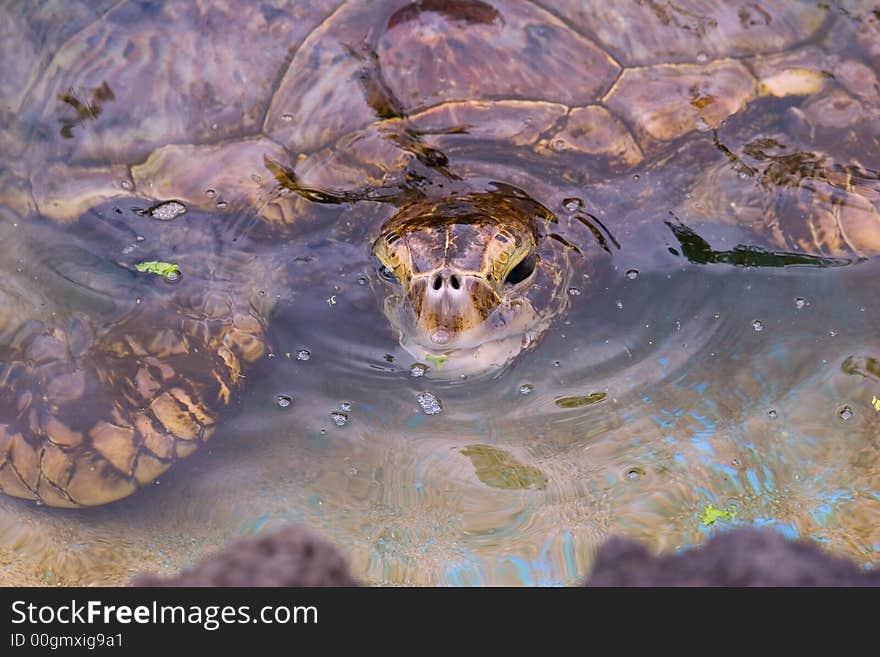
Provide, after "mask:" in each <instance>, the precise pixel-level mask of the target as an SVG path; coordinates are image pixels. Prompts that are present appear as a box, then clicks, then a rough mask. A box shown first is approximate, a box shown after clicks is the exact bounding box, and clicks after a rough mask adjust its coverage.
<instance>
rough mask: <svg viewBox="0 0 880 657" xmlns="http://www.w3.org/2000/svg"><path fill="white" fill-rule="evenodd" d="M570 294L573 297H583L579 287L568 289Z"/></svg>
mask: <svg viewBox="0 0 880 657" xmlns="http://www.w3.org/2000/svg"><path fill="white" fill-rule="evenodd" d="M568 294H569V295H570V296H573V297H579V296H580V295H581V290H580V288H578V287H570V288H568Z"/></svg>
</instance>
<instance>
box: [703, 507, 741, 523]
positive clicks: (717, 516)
mask: <svg viewBox="0 0 880 657" xmlns="http://www.w3.org/2000/svg"><path fill="white" fill-rule="evenodd" d="M735 516H736V513H734V512H733V511H725V510H724V509H716V508H715V505H713V504H708V505H706V508H704V509H703V512H702V513H701V514H700V521H701V522H702V523H703V525H705V526H706V527H708V526H709V525H714V524H715V521H716V520H733V519H734V517H735Z"/></svg>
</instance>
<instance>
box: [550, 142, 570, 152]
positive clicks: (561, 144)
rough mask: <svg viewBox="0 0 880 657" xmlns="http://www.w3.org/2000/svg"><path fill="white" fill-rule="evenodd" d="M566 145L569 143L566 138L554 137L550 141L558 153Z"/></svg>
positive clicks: (551, 146)
mask: <svg viewBox="0 0 880 657" xmlns="http://www.w3.org/2000/svg"><path fill="white" fill-rule="evenodd" d="M566 146H567V144H566V143H565V140H564V139H554V140H553V141H552V142H550V148H552V149H553V150H554V151H556V152H557V153H561V152H562V151H564V150H565V148H566Z"/></svg>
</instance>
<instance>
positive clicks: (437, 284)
mask: <svg viewBox="0 0 880 657" xmlns="http://www.w3.org/2000/svg"><path fill="white" fill-rule="evenodd" d="M431 287H433V288H434V289H435V290H439V289H440V288H441V287H443V279H442V278H441V277H440V274H437V275H436V276H435V277H434V282H433V283H432V284H431Z"/></svg>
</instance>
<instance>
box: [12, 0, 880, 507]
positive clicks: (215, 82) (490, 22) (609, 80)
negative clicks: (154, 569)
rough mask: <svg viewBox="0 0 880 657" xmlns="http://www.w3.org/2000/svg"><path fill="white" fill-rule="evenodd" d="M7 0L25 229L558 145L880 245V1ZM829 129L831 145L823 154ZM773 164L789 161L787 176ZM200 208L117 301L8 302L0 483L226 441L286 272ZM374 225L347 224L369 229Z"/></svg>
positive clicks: (17, 485) (76, 480) (809, 238)
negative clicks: (216, 232)
mask: <svg viewBox="0 0 880 657" xmlns="http://www.w3.org/2000/svg"><path fill="white" fill-rule="evenodd" d="M2 11H3V20H2V21H0V36H2V37H3V38H0V113H2V115H3V119H4V121H3V126H4V127H2V128H0V147H2V148H3V152H4V153H5V156H4V157H3V159H2V161H0V205H2V206H5V208H6V209H5V210H4V217H3V221H4V230H5V231H7V232H8V234H7V235H6V236H5V237H8V238H9V240H12V241H14V238H13V235H14V232H9V231H11V230H12V229H11V228H10V226H11V225H14V224H16V223H18V222H19V221H32V220H33V219H32V218H33V217H34V216H36V215H41V216H42V217H45V218H49V219H51V220H56V221H59V222H79V223H77V224H74V227H77V226H82V225H84V224H83V222H87V219H84V218H83V217H89V216H92V217H93V218H94V215H93V214H92V213H90V210H91V209H92V208H95V207H97V208H98V210H97V212H98V213H99V218H106V216H107V215H106V213H108V212H112V207H113V203H118V204H119V205H120V207H121V208H122V210H123V213H124V214H125V213H128V214H125V218H126V219H128V218H130V211H131V210H132V208H133V207H134V206H136V205H140V207H149V206H151V205H152V204H154V203H159V202H162V201H165V200H167V199H177V200H179V201H181V202H183V203H184V204H186V205H187V206H189V207H190V208H192V209H194V210H203V211H206V212H207V211H210V212H211V213H212V214H211V215H210V216H214V217H221V218H222V217H229V220H230V225H233V224H235V222H236V221H237V220H238V218H239V217H240V216H241V213H242V211H243V210H242V209H243V208H251V209H252V212H253V213H256V214H257V215H259V216H260V217H262V219H263V220H264V221H265V222H267V224H268V225H270V226H271V227H273V229H274V230H276V231H277V232H278V234H287V233H286V231H287V228H286V227H287V226H289V225H291V224H293V225H296V224H298V223H300V222H302V221H303V220H304V219H307V218H308V217H309V216H312V215H313V214H314V213H315V208H316V204H315V203H313V201H322V202H348V201H352V202H354V201H359V200H366V201H370V200H373V199H378V200H382V199H388V198H392V197H394V195H395V194H396V193H398V192H401V191H407V190H409V191H411V190H413V189H415V190H416V191H418V193H420V194H425V195H431V194H434V195H442V194H448V193H450V190H453V191H456V190H469V189H471V187H469V185H470V183H471V181H473V187H475V188H477V189H479V188H480V187H481V186H483V185H485V183H486V182H487V181H497V180H501V181H505V182H507V183H510V184H517V183H518V181H519V175H520V174H519V168H520V164H521V163H526V162H528V163H535V162H538V163H540V164H541V166H542V169H543V170H544V171H545V172H546V181H543V182H541V183H539V186H543V187H542V189H541V191H548V190H549V191H552V190H553V189H555V188H558V187H559V186H562V185H569V186H570V185H578V186H586V187H587V188H588V189H589V186H591V185H596V186H599V185H601V184H602V183H603V181H606V180H608V179H611V178H614V177H615V176H619V175H620V174H621V173H622V172H627V171H631V170H653V171H655V172H660V178H661V179H662V178H663V176H664V173H663V172H665V171H666V170H667V169H666V168H664V167H668V171H669V172H670V173H669V176H670V177H671V176H673V175H678V176H683V175H690V176H691V177H692V178H693V181H692V182H693V187H694V189H695V193H694V195H693V196H692V197H691V198H690V200H689V201H688V202H685V203H683V205H682V207H681V208H678V210H679V212H680V213H681V214H682V216H683V217H685V218H687V219H703V220H712V221H718V222H730V223H736V224H740V225H745V226H747V227H748V228H749V230H751V231H752V232H754V233H755V234H757V235H761V236H763V237H764V238H766V240H767V241H770V242H772V243H774V244H777V245H783V246H787V247H791V248H798V249H804V250H809V251H824V252H830V253H837V252H843V251H861V252H877V251H880V238H878V233H880V229H878V220H877V217H878V210H877V204H878V196H880V193H878V191H877V184H876V176H875V177H871V175H869V171H870V170H871V169H873V170H876V169H878V168H880V157H878V153H880V146H878V144H877V140H876V134H877V130H876V127H877V122H878V106H880V97H878V94H880V85H878V82H877V77H876V74H875V70H876V68H877V65H878V62H880V52H878V50H877V47H876V43H877V42H876V40H875V39H873V38H872V37H871V34H874V35H876V33H877V28H876V24H875V23H876V21H875V22H874V23H871V21H870V20H865V21H863V23H859V24H858V25H859V27H854V25H855V23H854V22H852V21H851V19H850V18H849V16H848V15H846V14H843V13H840V14H833V13H832V12H830V11H828V10H827V9H825V8H823V7H821V6H818V5H817V6H807V5H795V4H794V3H786V4H785V5H784V6H780V7H777V8H775V9H773V10H772V12H768V11H767V10H765V9H761V8H759V7H758V6H757V5H755V4H754V3H753V2H745V1H736V2H730V3H724V4H723V6H719V4H718V3H713V2H706V1H702V0H681V1H680V2H677V3H674V4H673V3H654V2H650V3H623V4H620V3H618V4H617V5H611V4H608V3H605V2H598V1H597V2H587V3H584V2H581V1H580V0H560V1H559V2H555V3H553V7H552V10H548V9H545V8H543V7H542V6H539V5H538V4H534V3H531V2H527V1H525V0H420V1H418V2H412V1H407V0H391V1H389V2H385V3H382V4H381V6H377V3H374V2H366V1H350V2H335V1H332V0H323V1H321V2H304V1H303V0H290V1H289V2H276V3H273V4H272V5H269V4H268V3H250V2H241V1H239V0H226V1H225V2H190V1H189V0H178V1H169V2H156V3H150V2H135V1H132V2H120V3H115V2H114V3H109V2H101V3H94V2H84V1H83V2H78V1H77V2H74V1H67V0H65V1H64V2H61V1H60V0H59V1H57V2H53V1H51V0H48V1H46V2H42V3H36V4H35V3H29V4H16V5H14V6H9V7H4V8H3V10H2ZM853 13H857V12H855V11H854V12H853ZM865 26H866V27H865ZM871 30H873V32H871ZM866 35H867V36H866ZM842 43H846V44H847V47H846V48H843V47H842V46H841V44H842ZM43 44H48V45H43ZM842 53H845V54H842ZM773 103H784V104H785V107H782V108H781V107H779V106H776V105H773ZM768 107H769V108H772V109H773V110H774V112H776V113H777V114H778V113H779V112H783V111H784V112H785V113H786V117H787V118H788V119H790V120H789V122H788V125H789V126H790V129H788V130H786V132H785V134H784V135H777V136H776V137H775V138H774V140H775V141H773V143H770V142H766V143H763V145H761V144H757V145H756V144H755V143H754V138H753V137H754V135H753V128H754V122H753V118H754V117H753V114H754V115H755V116H759V115H760V110H761V109H762V108H768ZM753 109H754V110H755V111H754V112H752V110H753ZM738 119H742V120H741V121H739V122H738ZM872 131H873V132H872ZM817 134H818V135H820V136H822V137H823V144H825V145H830V146H828V147H829V148H830V151H829V152H827V153H819V154H817V153H812V152H811V151H809V152H808V149H807V147H808V146H809V145H810V144H811V143H812V141H814V140H816V139H817V137H816V135H817ZM872 139H873V141H872ZM835 145H836V146H835ZM805 149H806V150H805ZM835 149H836V150H835ZM852 152H854V153H856V154H857V155H858V156H859V158H860V159H859V160H858V161H856V160H853V159H848V158H850V155H851V153H852ZM792 156H795V157H792ZM798 156H800V157H798ZM809 156H812V159H811V158H810V157H809ZM673 162H675V166H672V163H673ZM743 174H745V176H744V177H743ZM432 175H435V177H436V179H438V180H442V181H445V183H448V184H447V186H446V187H445V188H443V189H442V190H441V189H440V185H435V186H434V187H431V186H430V185H431V184H432V181H431V176H432ZM425 180H427V181H428V182H427V183H425V182H423V181H425ZM779 180H783V181H790V182H791V184H790V185H788V186H787V187H786V186H783V190H782V192H781V193H780V191H779V189H780V185H779V184H778V181H779ZM767 181H769V182H767ZM435 182H436V181H435ZM765 182H766V184H767V185H769V184H771V183H772V185H773V190H772V192H773V193H772V194H771V193H770V191H768V190H769V189H770V188H769V187H767V186H766V185H765V186H763V187H762V184H764V183H765ZM817 184H818V185H820V186H822V190H820V192H816V191H815V190H816V185H817ZM112 199H117V200H116V201H111V200H112ZM539 200H543V199H539ZM108 201H109V202H110V203H109V204H108ZM641 201H643V202H644V203H646V204H647V203H649V202H650V197H649V196H648V197H645V198H644V199H640V202H641ZM365 206H369V207H370V208H373V206H372V205H371V204H369V203H367V204H360V205H359V206H358V208H359V209H360V208H364V207H365ZM805 209H806V210H805ZM607 210H608V213H607V214H606V216H608V217H612V218H613V216H614V212H613V210H614V208H613V207H610V208H607ZM377 215H381V216H382V217H383V218H384V217H387V212H385V211H384V210H383V211H377V210H375V208H373V209H371V210H364V216H365V217H367V216H368V217H370V218H375V217H376V216H377ZM336 216H338V215H336ZM207 217H208V215H199V214H196V213H191V214H188V215H184V217H182V218H181V219H179V220H178V221H176V222H174V223H173V224H167V225H166V226H165V229H164V230H163V231H157V232H156V237H155V240H156V241H155V244H156V245H162V244H165V245H174V246H175V247H176V249H177V252H178V253H179V254H180V256H181V257H182V258H183V257H189V258H190V259H191V262H192V263H197V262H202V263H203V265H202V266H203V268H202V269H201V270H200V269H199V265H195V264H193V266H194V267H195V271H186V272H185V284H184V285H182V286H180V287H179V291H178V292H175V293H174V294H172V295H169V294H152V295H148V296H147V297H145V298H144V299H143V300H142V303H140V304H137V307H134V306H132V305H125V304H123V307H117V308H115V309H114V310H113V312H112V313H111V317H110V319H109V320H108V317H107V316H102V315H101V313H100V312H97V311H86V312H76V313H67V314H66V315H64V313H62V314H61V315H63V316H64V321H63V322H62V321H61V320H59V319H57V318H56V317H52V316H48V317H47V316H43V315H41V311H40V310H39V309H38V308H37V306H36V305H34V304H30V305H29V304H28V303H27V302H26V301H22V299H27V295H28V294H30V293H31V292H30V291H25V292H22V293H20V294H18V296H17V297H16V298H17V299H18V301H17V302H16V303H17V304H18V305H16V303H13V302H12V301H8V300H6V299H0V300H2V301H3V302H4V304H5V306H6V308H15V309H16V310H15V312H9V311H7V310H4V311H3V312H2V313H0V335H2V345H3V346H2V348H0V367H2V369H0V385H2V391H3V398H2V400H3V401H2V404H0V489H2V490H4V491H5V492H7V493H10V494H13V495H18V496H21V497H29V498H39V499H42V500H43V501H45V502H46V503H49V504H55V505H68V506H69V505H86V504H97V503H102V502H106V501H110V500H112V499H117V498H119V497H122V496H124V495H127V494H129V493H130V492H132V491H133V490H134V489H135V488H136V487H137V486H139V485H142V484H144V483H146V482H147V481H149V480H151V479H152V478H154V477H155V476H157V475H158V473H160V472H161V471H162V470H164V468H166V467H168V466H169V465H170V464H171V463H172V462H173V461H174V460H176V459H177V458H180V457H182V456H185V455H186V454H187V453H189V452H191V451H192V449H193V446H194V445H196V444H198V443H200V442H201V441H203V440H204V439H206V438H207V436H208V435H209V434H210V428H211V427H212V426H213V424H214V422H215V418H216V416H217V411H218V410H219V409H221V408H222V407H223V406H225V405H227V404H229V402H230V401H231V399H233V398H234V395H235V393H236V391H237V387H238V383H239V381H238V379H239V376H240V369H241V367H242V363H243V362H247V361H249V360H253V358H255V357H256V355H258V354H259V353H261V350H262V344H263V343H262V339H263V333H264V330H265V324H266V321H267V319H268V313H269V309H270V306H271V304H270V303H267V302H263V301H260V302H254V301H253V291H254V290H255V289H264V290H265V289H269V288H273V289H277V287H278V286H279V285H280V282H279V281H282V280H284V279H283V274H282V273H281V269H282V268H281V265H282V263H280V262H277V261H273V259H272V258H262V257H261V258H249V257H243V258H241V259H240V260H238V261H236V262H237V263H238V264H236V265H234V266H232V267H228V266H227V269H226V272H227V275H223V276H218V275H216V274H217V272H218V271H220V270H221V269H222V267H221V266H220V261H219V260H218V259H217V258H218V248H219V247H217V245H216V243H215V242H214V241H212V237H211V236H212V232H211V222H210V220H209V219H208V218H207ZM804 217H806V220H805V218H804ZM193 218H195V220H193V221H190V220H191V219H193ZM33 221H36V220H33ZM98 223H100V221H99V222H98ZM349 223H352V224H356V223H357V222H349ZM367 224H369V222H368V221H366V220H365V223H364V226H363V229H362V231H360V232H357V231H356V232H355V238H365V237H366V235H367V234H370V233H371V232H372V234H373V235H375V233H376V231H377V228H378V227H377V226H375V225H372V224H369V225H367ZM182 226H186V228H183V227H182ZM75 232H76V231H74V233H73V234H75ZM28 239H31V238H28ZM364 241H365V242H366V239H364ZM31 244H32V243H31ZM364 246H365V248H367V245H366V243H365V245H364ZM31 248H33V246H31ZM239 248H240V249H241V253H242V254H245V255H246V253H247V247H246V246H245V243H244V242H241V243H240V245H239ZM229 253H230V250H229V249H228V248H227V249H226V250H225V251H224V254H225V255H228V254H229ZM129 264H130V263H129ZM227 265H228V263H227ZM123 268H124V267H123ZM126 271H128V270H126ZM199 272H200V273H199ZM129 273H130V272H129ZM13 278H15V277H14V275H13ZM160 284H161V282H160ZM108 285H109V287H110V288H111V289H112V288H114V286H120V288H119V289H120V291H123V290H124V289H125V288H124V286H121V285H120V282H119V279H118V278H115V277H113V278H111V282H110V283H108ZM22 286H23V289H24V288H26V286H24V283H22ZM273 286H274V287H273ZM31 287H33V286H31ZM28 290H29V288H28ZM9 296H10V297H12V296H15V295H11V294H10V295H9ZM268 296H269V297H271V295H268ZM95 317H99V318H100V319H101V320H102V321H96V319H95Z"/></svg>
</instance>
